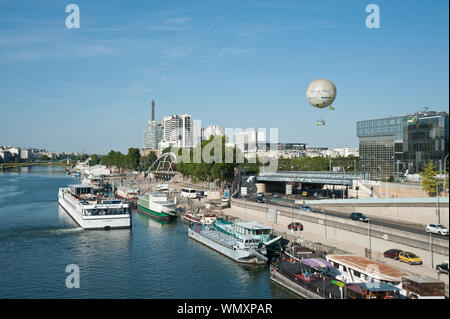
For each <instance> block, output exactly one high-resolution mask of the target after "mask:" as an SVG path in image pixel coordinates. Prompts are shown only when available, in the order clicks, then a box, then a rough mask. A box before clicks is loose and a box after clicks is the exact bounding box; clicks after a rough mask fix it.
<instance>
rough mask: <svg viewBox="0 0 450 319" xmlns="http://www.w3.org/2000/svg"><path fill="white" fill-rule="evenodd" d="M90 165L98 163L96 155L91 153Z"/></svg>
mask: <svg viewBox="0 0 450 319" xmlns="http://www.w3.org/2000/svg"><path fill="white" fill-rule="evenodd" d="M91 160H92V165H97V164H98V163H99V159H98V155H97V154H92V155H91Z"/></svg>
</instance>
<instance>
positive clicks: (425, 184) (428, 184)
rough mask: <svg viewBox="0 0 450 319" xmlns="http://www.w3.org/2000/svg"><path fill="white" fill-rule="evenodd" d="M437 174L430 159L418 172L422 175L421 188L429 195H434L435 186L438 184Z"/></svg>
mask: <svg viewBox="0 0 450 319" xmlns="http://www.w3.org/2000/svg"><path fill="white" fill-rule="evenodd" d="M437 174H438V171H437V169H436V165H434V164H433V162H432V161H429V162H428V164H426V165H425V166H424V168H423V171H422V172H421V173H420V175H421V176H422V188H423V190H424V191H426V192H427V193H428V195H429V196H436V188H437V187H439V186H440V185H439V184H440V182H439V179H438V178H437Z"/></svg>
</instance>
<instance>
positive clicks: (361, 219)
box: [350, 212, 369, 223]
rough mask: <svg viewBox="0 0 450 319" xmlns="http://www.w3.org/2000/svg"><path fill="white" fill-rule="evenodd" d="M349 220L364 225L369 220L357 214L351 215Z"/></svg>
mask: <svg viewBox="0 0 450 319" xmlns="http://www.w3.org/2000/svg"><path fill="white" fill-rule="evenodd" d="M350 219H351V220H357V221H360V222H364V223H367V222H369V218H367V217H366V216H364V215H363V214H362V213H358V212H353V213H351V214H350Z"/></svg>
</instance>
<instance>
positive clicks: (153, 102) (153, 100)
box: [152, 98, 155, 121]
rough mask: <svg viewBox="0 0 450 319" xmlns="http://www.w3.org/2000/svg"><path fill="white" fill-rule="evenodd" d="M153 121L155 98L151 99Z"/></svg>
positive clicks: (153, 118) (153, 117)
mask: <svg viewBox="0 0 450 319" xmlns="http://www.w3.org/2000/svg"><path fill="white" fill-rule="evenodd" d="M154 120H155V98H152V121H154Z"/></svg>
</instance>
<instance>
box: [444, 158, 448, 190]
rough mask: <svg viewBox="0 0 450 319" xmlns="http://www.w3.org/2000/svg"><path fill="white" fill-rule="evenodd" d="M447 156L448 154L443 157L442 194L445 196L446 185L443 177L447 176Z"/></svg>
mask: <svg viewBox="0 0 450 319" xmlns="http://www.w3.org/2000/svg"><path fill="white" fill-rule="evenodd" d="M447 157H448V154H447V155H445V157H444V196H447V187H446V186H445V178H446V176H447Z"/></svg>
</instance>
